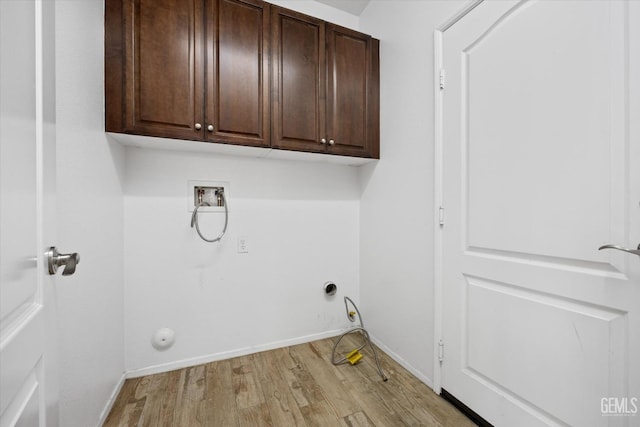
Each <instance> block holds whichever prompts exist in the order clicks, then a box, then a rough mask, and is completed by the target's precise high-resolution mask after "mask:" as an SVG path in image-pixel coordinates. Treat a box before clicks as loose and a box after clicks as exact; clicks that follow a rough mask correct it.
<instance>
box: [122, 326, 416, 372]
mask: <svg viewBox="0 0 640 427" xmlns="http://www.w3.org/2000/svg"><path fill="white" fill-rule="evenodd" d="M342 332H344V329H336V330H333V331H326V332H322V333H319V334H313V335H306V336H302V337H297V338H291V339H287V340H282V341H275V342H272V343H267V344H260V345H256V346H251V347H244V348H239V349H236V350H231V351H224V352H222V353H215V354H209V355H206V356H199V357H193V358H189V359H182V360H177V361H175V362H169V363H163V364H161V365H154V366H148V367H146V368H140V369H134V370H131V371H127V372H125V377H126V378H127V379H128V378H137V377H143V376H145V375H152V374H159V373H162V372H169V371H175V370H176V369H182V368H188V367H191V366H196V365H202V364H204V363H210V362H215V361H218V360H224V359H231V358H232V357H238V356H245V355H247V354H253V353H259V352H261V351H266V350H273V349H276V348H282V347H288V346H291V345H297V344H303V343H307V342H311V341H316V340H321V339H324V338H331V337H335V336H337V335H340V334H341V333H342ZM407 369H408V368H407Z"/></svg>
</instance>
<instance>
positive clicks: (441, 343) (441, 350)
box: [438, 340, 444, 364]
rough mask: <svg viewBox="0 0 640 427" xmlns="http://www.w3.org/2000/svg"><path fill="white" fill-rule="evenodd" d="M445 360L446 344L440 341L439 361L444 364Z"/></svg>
mask: <svg viewBox="0 0 640 427" xmlns="http://www.w3.org/2000/svg"><path fill="white" fill-rule="evenodd" d="M443 360H444V342H442V340H440V341H439V342H438V361H439V362H440V364H442V361H443Z"/></svg>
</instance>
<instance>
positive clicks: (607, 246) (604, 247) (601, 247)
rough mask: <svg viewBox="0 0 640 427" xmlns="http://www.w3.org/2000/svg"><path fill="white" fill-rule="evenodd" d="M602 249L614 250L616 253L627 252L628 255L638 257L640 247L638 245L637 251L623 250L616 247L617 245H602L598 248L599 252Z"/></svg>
mask: <svg viewBox="0 0 640 427" xmlns="http://www.w3.org/2000/svg"><path fill="white" fill-rule="evenodd" d="M603 249H615V250H617V251H622V252H628V253H630V254H633V255H638V256H640V245H638V249H629V248H623V247H622V246H618V245H604V246H600V247H599V248H598V250H599V251H601V250H603Z"/></svg>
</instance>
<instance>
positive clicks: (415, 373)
mask: <svg viewBox="0 0 640 427" xmlns="http://www.w3.org/2000/svg"><path fill="white" fill-rule="evenodd" d="M369 338H371V341H373V343H374V344H375V345H377V346H378V347H380V349H381V350H382V351H384V352H385V353H386V354H387V355H388V356H389V357H391V358H392V359H393V360H395V361H396V362H398V364H399V365H400V366H402V367H403V368H405V369H406V370H407V371H409V372H411V374H412V375H413V376H415V377H416V378H418V379H419V380H420V381H422V382H423V383H425V384H426V385H427V386H429V388H431V389H433V380H432V379H431V378H429V377H427V376H426V375H424V374H423V373H422V372H420V371H419V370H417V369H416V368H415V367H413V366H412V365H411V364H410V363H408V362H407V361H406V360H404V359H403V358H402V357H400V356H399V355H398V354H397V353H395V352H394V351H392V350H391V349H390V348H389V347H387V346H386V345H384V344H382V343H381V342H380V341H379V340H378V339H376V337H374V336H373V335H371V334H369Z"/></svg>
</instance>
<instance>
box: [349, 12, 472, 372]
mask: <svg viewBox="0 0 640 427" xmlns="http://www.w3.org/2000/svg"><path fill="white" fill-rule="evenodd" d="M463 4H465V2H464V1H404V0H403V1H398V0H393V1H384V0H373V1H372V2H371V3H370V4H369V6H368V7H367V8H366V9H365V10H364V12H363V13H362V15H361V17H360V30H361V31H363V32H365V33H369V34H372V35H373V36H374V37H376V38H379V39H380V120H381V124H380V159H381V160H380V161H379V162H378V163H377V164H374V165H368V166H365V167H363V168H362V170H361V179H362V187H363V192H362V199H361V205H360V213H361V214H360V260H361V261H360V262H361V264H360V265H361V271H360V281H361V288H360V293H361V300H362V310H363V312H364V313H366V318H367V328H368V329H369V330H370V332H371V334H372V335H373V336H374V337H375V339H376V340H377V342H379V343H381V344H382V345H383V347H384V348H385V349H386V350H387V351H389V352H390V353H392V354H393V355H394V356H395V357H396V358H398V359H400V360H402V361H403V362H404V364H405V365H406V366H407V367H409V368H411V369H412V371H413V372H414V373H415V374H416V375H417V376H418V377H420V378H421V379H422V380H424V381H425V382H427V383H429V384H431V382H432V379H433V349H434V347H433V309H434V305H433V289H434V286H433V256H434V253H433V214H434V203H433V194H434V191H433V185H434V179H433V159H434V151H433V150H434V137H433V127H434V118H433V115H434V110H433V96H434V93H433V31H434V29H435V28H436V27H438V26H439V25H441V24H442V23H444V22H445V21H446V20H447V19H448V18H449V17H450V16H451V15H453V14H454V13H455V12H456V11H457V10H458V9H459V8H461V7H462V5H463Z"/></svg>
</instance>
